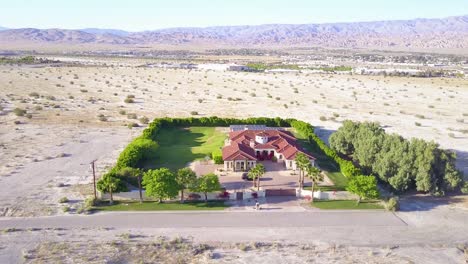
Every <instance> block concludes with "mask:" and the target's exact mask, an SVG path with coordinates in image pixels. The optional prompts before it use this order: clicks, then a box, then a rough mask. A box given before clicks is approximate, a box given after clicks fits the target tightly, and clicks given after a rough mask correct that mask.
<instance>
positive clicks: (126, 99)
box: [124, 98, 135, 104]
mask: <svg viewBox="0 0 468 264" xmlns="http://www.w3.org/2000/svg"><path fill="white" fill-rule="evenodd" d="M124 102H125V103H127V104H133V103H135V100H133V98H125V100H124Z"/></svg>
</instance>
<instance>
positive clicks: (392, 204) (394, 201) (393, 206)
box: [385, 197, 400, 212]
mask: <svg viewBox="0 0 468 264" xmlns="http://www.w3.org/2000/svg"><path fill="white" fill-rule="evenodd" d="M385 208H386V209H387V210H388V211H392V212H395V211H398V210H400V201H399V200H398V198H395V197H392V198H390V199H388V201H387V203H386V204H385Z"/></svg>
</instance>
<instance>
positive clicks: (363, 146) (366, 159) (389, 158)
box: [329, 121, 463, 195]
mask: <svg viewBox="0 0 468 264" xmlns="http://www.w3.org/2000/svg"><path fill="white" fill-rule="evenodd" d="M329 141H330V147H331V148H332V149H333V150H335V151H336V152H338V153H339V154H341V155H342V156H344V157H349V158H350V159H352V160H353V161H354V162H355V163H356V164H359V167H360V168H361V170H362V171H363V173H364V174H367V175H370V174H372V175H376V176H377V177H378V179H379V180H380V182H382V183H384V184H386V185H388V186H390V187H391V188H392V189H393V190H394V191H396V192H398V193H403V192H405V191H408V190H417V191H422V192H427V193H431V194H434V195H444V194H445V193H446V192H447V191H452V190H456V189H457V188H459V187H460V186H461V185H462V183H463V175H462V173H461V172H460V171H458V170H457V169H456V168H455V160H456V155H455V153H454V152H452V151H449V150H444V149H440V148H439V146H438V144H436V143H435V142H432V141H431V142H428V141H425V140H422V139H411V140H407V139H404V138H403V137H401V136H399V135H397V134H387V133H385V130H384V129H383V128H381V127H380V125H379V124H378V123H375V122H362V123H360V122H353V121H345V122H344V123H343V126H341V127H340V128H339V129H338V130H337V131H336V132H335V133H333V134H332V135H331V136H330V139H329Z"/></svg>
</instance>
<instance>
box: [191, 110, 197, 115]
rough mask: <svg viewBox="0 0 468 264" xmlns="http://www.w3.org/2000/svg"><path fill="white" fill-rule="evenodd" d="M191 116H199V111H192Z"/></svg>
mask: <svg viewBox="0 0 468 264" xmlns="http://www.w3.org/2000/svg"><path fill="white" fill-rule="evenodd" d="M190 114H191V115H198V112H197V111H191V112H190Z"/></svg>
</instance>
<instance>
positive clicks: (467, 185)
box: [460, 181, 468, 194]
mask: <svg viewBox="0 0 468 264" xmlns="http://www.w3.org/2000/svg"><path fill="white" fill-rule="evenodd" d="M460 190H461V192H462V193H464V194H468V182H467V181H466V182H465V183H463V186H462V187H461V188H460Z"/></svg>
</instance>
